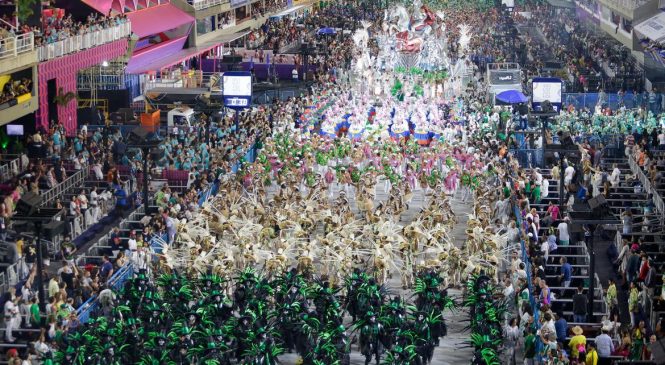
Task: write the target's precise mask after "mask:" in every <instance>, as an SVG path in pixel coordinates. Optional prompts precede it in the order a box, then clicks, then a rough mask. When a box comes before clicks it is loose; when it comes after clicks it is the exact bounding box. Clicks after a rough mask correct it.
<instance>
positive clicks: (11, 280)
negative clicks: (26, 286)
mask: <svg viewBox="0 0 665 365" xmlns="http://www.w3.org/2000/svg"><path fill="white" fill-rule="evenodd" d="M29 273H30V270H29V269H28V265H27V264H26V263H25V258H23V257H21V258H19V259H18V261H17V262H15V263H13V264H11V265H9V266H8V267H7V268H6V269H5V271H4V272H0V293H6V292H7V291H8V290H9V288H11V287H12V286H14V285H16V284H17V283H18V282H19V281H21V280H24V279H25V278H27V277H28V274H29Z"/></svg>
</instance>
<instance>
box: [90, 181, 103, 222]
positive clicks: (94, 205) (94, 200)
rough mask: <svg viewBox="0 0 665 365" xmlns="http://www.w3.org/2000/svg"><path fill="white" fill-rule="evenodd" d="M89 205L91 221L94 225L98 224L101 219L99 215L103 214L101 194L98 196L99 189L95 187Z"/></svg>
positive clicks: (91, 192)
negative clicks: (100, 201) (101, 210)
mask: <svg viewBox="0 0 665 365" xmlns="http://www.w3.org/2000/svg"><path fill="white" fill-rule="evenodd" d="M89 205H90V220H91V221H92V222H93V223H97V222H98V221H99V218H100V217H99V215H100V214H101V212H100V208H99V194H97V187H93V188H92V190H91V191H90V200H89Z"/></svg>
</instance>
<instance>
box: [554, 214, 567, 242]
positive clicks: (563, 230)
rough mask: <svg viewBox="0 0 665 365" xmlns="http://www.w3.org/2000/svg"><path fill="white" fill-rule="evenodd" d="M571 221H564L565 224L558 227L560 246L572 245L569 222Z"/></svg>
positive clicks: (562, 223)
mask: <svg viewBox="0 0 665 365" xmlns="http://www.w3.org/2000/svg"><path fill="white" fill-rule="evenodd" d="M569 221H570V219H569V218H568V217H566V218H564V219H563V222H561V223H559V225H558V226H557V227H556V229H557V231H559V246H568V245H569V244H570V234H569V233H568V222H569Z"/></svg>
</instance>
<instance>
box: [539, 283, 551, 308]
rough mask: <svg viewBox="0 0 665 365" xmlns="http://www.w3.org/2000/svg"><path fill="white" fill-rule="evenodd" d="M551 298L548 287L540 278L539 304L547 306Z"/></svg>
mask: <svg viewBox="0 0 665 365" xmlns="http://www.w3.org/2000/svg"><path fill="white" fill-rule="evenodd" d="M551 300H552V293H550V288H549V287H548V286H547V282H545V280H540V305H541V306H543V305H547V306H549V305H550V303H551Z"/></svg>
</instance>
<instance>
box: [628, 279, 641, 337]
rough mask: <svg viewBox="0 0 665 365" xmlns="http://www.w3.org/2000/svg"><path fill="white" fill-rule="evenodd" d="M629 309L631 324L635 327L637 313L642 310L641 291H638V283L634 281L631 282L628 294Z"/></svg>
mask: <svg viewBox="0 0 665 365" xmlns="http://www.w3.org/2000/svg"><path fill="white" fill-rule="evenodd" d="M628 311H629V312H630V325H631V326H633V327H634V326H635V322H636V320H637V315H638V314H639V312H640V308H639V292H638V291H637V285H635V282H634V281H631V282H630V292H629V294H628Z"/></svg>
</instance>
